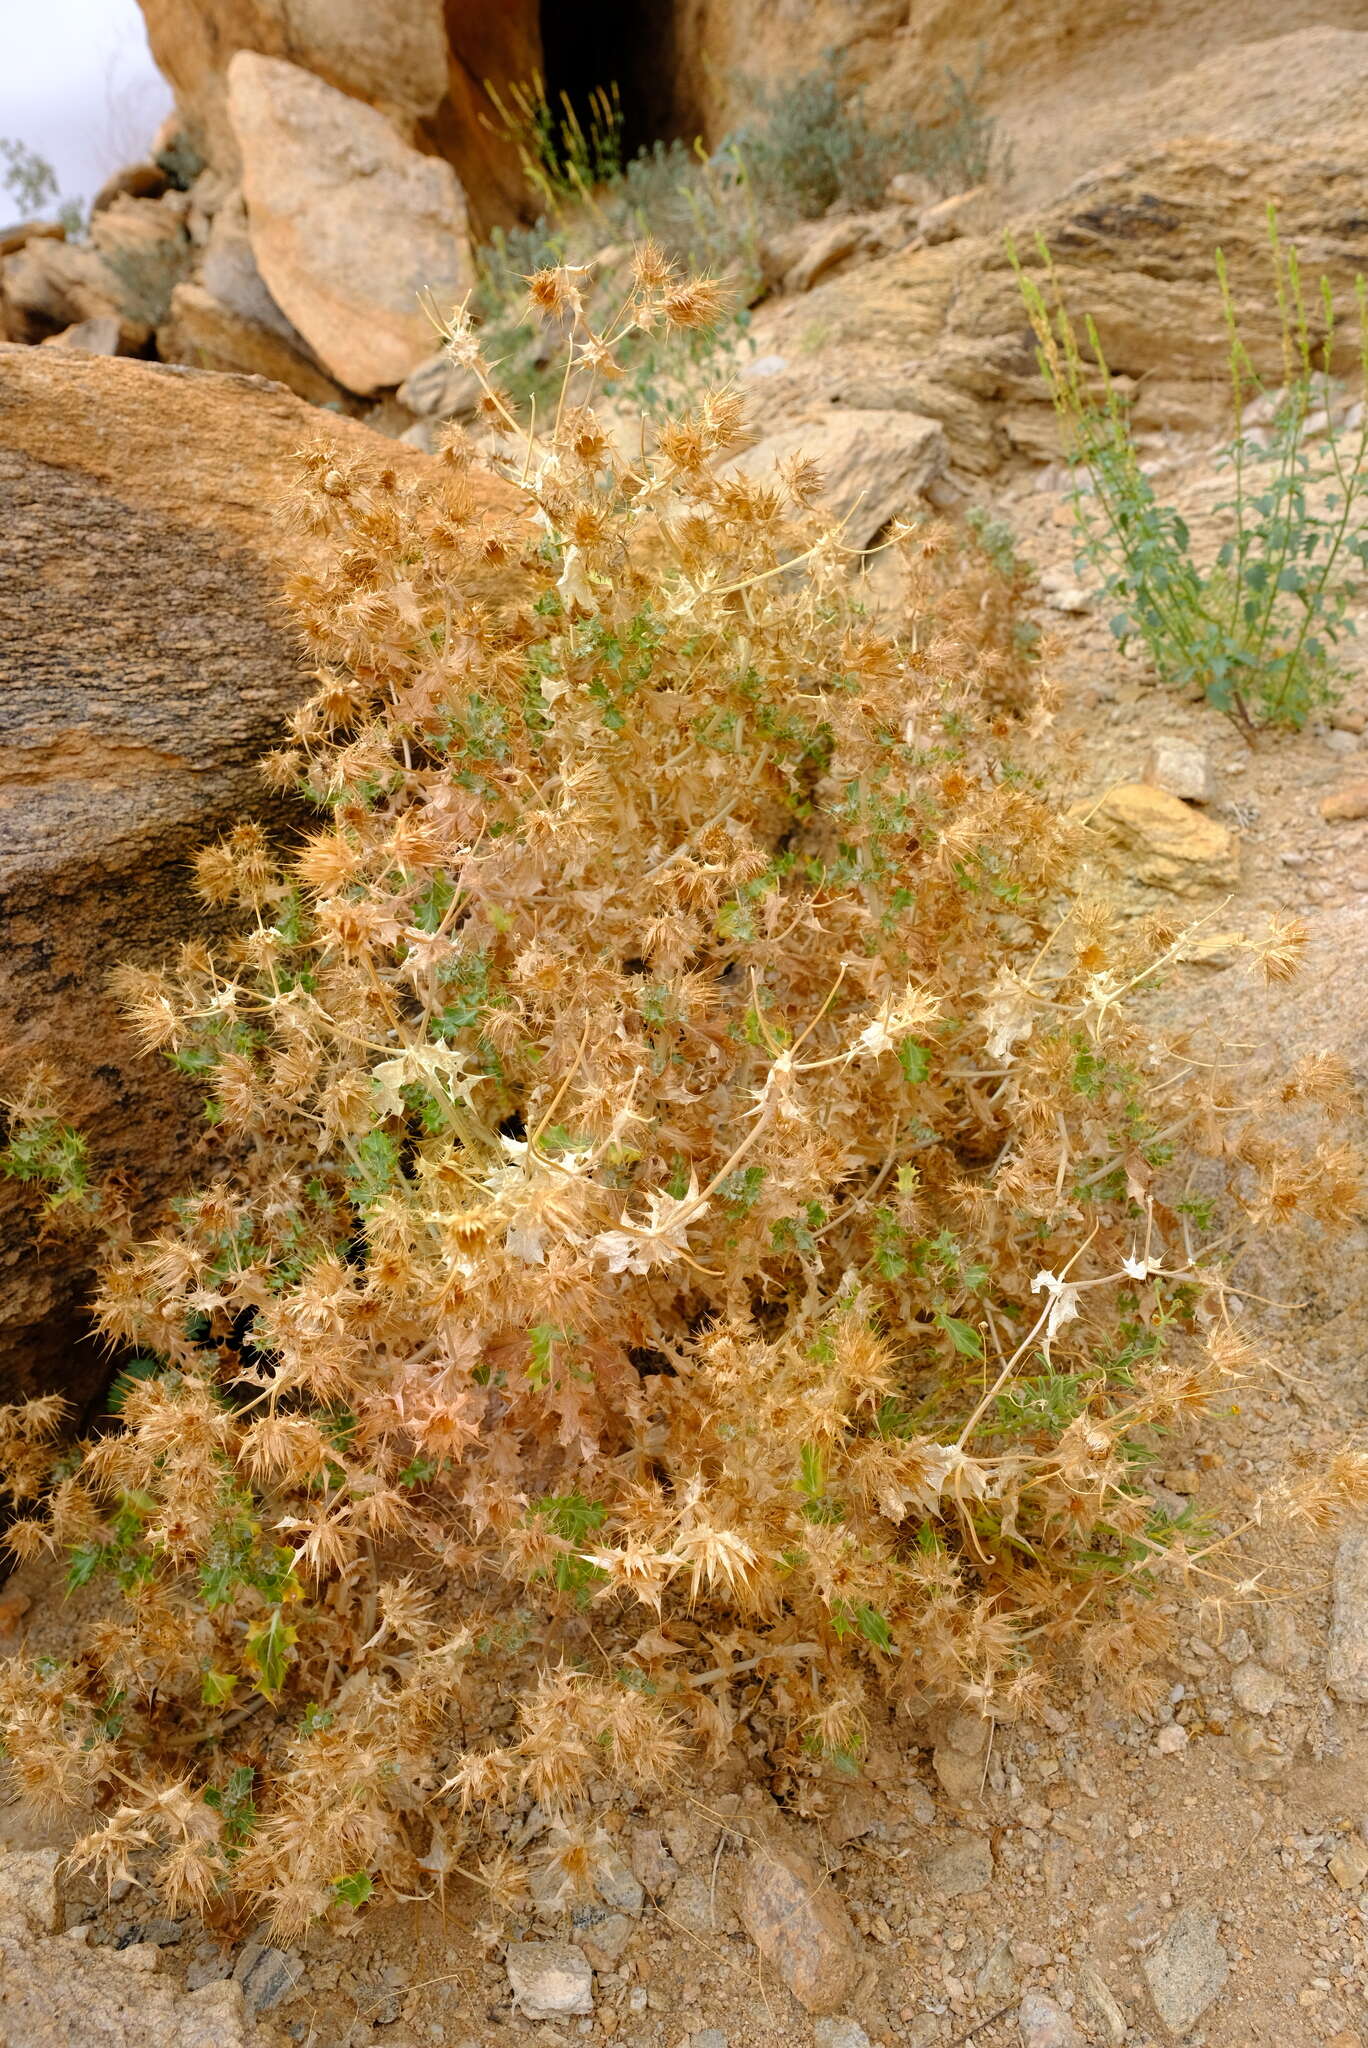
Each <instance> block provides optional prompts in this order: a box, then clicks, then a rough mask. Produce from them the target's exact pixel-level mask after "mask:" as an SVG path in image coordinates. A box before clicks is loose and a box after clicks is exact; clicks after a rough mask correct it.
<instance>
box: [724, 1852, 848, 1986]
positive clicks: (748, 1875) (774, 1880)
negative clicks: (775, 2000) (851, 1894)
mask: <svg viewBox="0 0 1368 2048" xmlns="http://www.w3.org/2000/svg"><path fill="white" fill-rule="evenodd" d="M737 1912H738V1915H739V1918H740V1921H741V1925H742V1926H743V1927H744V1928H745V1930H746V1932H747V1934H748V1935H749V1936H750V1938H751V1940H752V1941H753V1942H754V1943H755V1945H756V1947H757V1948H758V1949H759V1951H760V1953H761V1955H762V1956H763V1957H764V1958H765V1961H766V1962H767V1963H769V1964H770V1966H771V1967H772V1968H773V1969H774V1970H775V1971H776V1972H777V1974H778V1976H779V1977H780V1979H781V1980H782V1982H783V1983H784V1984H785V1985H787V1987H788V1989H789V1990H790V1991H791V1992H792V1993H793V1995H794V1997H795V1998H796V1999H797V2000H798V2002H799V2004H800V2005H802V2006H804V2007H805V2008H806V2010H807V2011H808V2012H812V2013H828V2012H836V2011H838V2010H839V2008H840V2007H841V2006H842V2005H844V2004H845V2002H846V2000H847V1998H848V1997H849V1994H850V1991H851V1989H852V1987H853V1985H854V1983H855V1979H856V1977H857V1976H858V1975H859V1970H860V1955H859V1948H858V1946H857V1942H856V1936H855V1930H854V1928H853V1926H852V1925H851V1922H850V1916H849V1914H848V1913H847V1912H846V1909H845V1906H844V1904H843V1903H842V1901H841V1898H840V1895H839V1894H838V1893H837V1892H836V1890H835V1889H834V1887H833V1885H832V1882H831V1879H830V1878H829V1877H827V1876H825V1875H824V1874H823V1873H822V1872H821V1871H820V1870H818V1868H817V1866H816V1865H815V1864H814V1863H811V1862H810V1861H809V1860H808V1858H807V1857H806V1856H803V1855H801V1854H800V1853H799V1852H798V1851H797V1850H796V1849H792V1848H790V1847H788V1846H787V1845H779V1844H771V1843H768V1842H756V1843H753V1844H752V1846H751V1849H750V1853H749V1855H748V1857H747V1859H746V1867H745V1872H744V1875H743V1877H742V1880H741V1895H740V1898H739V1900H738V1904H737Z"/></svg>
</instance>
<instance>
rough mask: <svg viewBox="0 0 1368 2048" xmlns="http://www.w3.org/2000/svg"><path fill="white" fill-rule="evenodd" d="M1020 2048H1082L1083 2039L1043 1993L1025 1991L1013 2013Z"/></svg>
mask: <svg viewBox="0 0 1368 2048" xmlns="http://www.w3.org/2000/svg"><path fill="white" fill-rule="evenodd" d="M1017 2032H1018V2033H1019V2034H1020V2036H1021V2048H1083V2036H1082V2035H1081V2034H1080V2033H1079V2031H1078V2029H1077V2027H1076V2026H1075V2025H1074V2023H1073V2021H1072V2020H1071V2019H1070V2018H1069V2015H1068V2014H1067V2013H1066V2012H1064V2011H1062V2010H1061V2008H1060V2007H1059V2006H1057V2005H1056V2004H1055V2002H1054V2000H1053V1999H1052V1998H1047V1997H1046V1996H1045V1993H1044V1992H1043V1991H1028V1992H1027V1993H1026V1994H1025V1996H1024V1997H1023V1999H1022V2001H1021V2009H1020V2011H1019V2012H1018V2013H1017Z"/></svg>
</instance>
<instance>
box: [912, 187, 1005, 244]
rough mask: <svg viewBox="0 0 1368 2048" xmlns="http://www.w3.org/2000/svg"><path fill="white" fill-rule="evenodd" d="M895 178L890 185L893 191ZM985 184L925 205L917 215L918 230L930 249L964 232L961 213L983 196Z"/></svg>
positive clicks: (950, 240) (955, 238)
mask: <svg viewBox="0 0 1368 2048" xmlns="http://www.w3.org/2000/svg"><path fill="white" fill-rule="evenodd" d="M897 182H898V181H897V179H896V178H894V180H893V181H892V184H890V186H889V188H888V189H889V191H890V192H892V190H893V185H896V183H897ZM983 189H984V188H983V186H982V185H974V186H972V187H971V188H970V190H969V191H967V192H952V193H951V195H950V197H949V198H948V199H938V200H937V201H936V204H935V205H934V206H928V207H925V208H924V209H923V210H922V212H921V213H920V214H919V215H918V216H917V232H918V234H919V235H920V236H921V238H922V240H923V241H924V242H925V244H926V246H927V248H928V249H934V248H936V247H937V246H938V244H940V243H941V242H953V241H955V240H957V239H958V237H959V236H960V235H962V234H963V233H964V223H963V220H962V219H961V215H962V214H963V213H964V212H965V209H966V208H967V207H970V206H972V205H973V203H974V201H975V200H976V199H979V198H981V197H982V196H983Z"/></svg>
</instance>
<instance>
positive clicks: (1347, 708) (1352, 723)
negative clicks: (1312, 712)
mask: <svg viewBox="0 0 1368 2048" xmlns="http://www.w3.org/2000/svg"><path fill="white" fill-rule="evenodd" d="M1328 723H1329V726H1330V729H1331V731H1332V732H1356V733H1362V732H1368V711H1360V710H1359V708H1358V707H1357V705H1354V704H1336V706H1335V707H1334V709H1333V710H1332V711H1331V713H1330V715H1329V720H1328Z"/></svg>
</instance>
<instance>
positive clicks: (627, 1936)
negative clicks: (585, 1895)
mask: <svg viewBox="0 0 1368 2048" xmlns="http://www.w3.org/2000/svg"><path fill="white" fill-rule="evenodd" d="M570 1917H571V1924H572V1925H573V1927H574V1930H575V1934H576V1936H577V1938H578V1939H579V1941H580V1943H581V1945H582V1947H583V1949H584V1953H585V1955H586V1956H587V1957H588V1958H589V1962H590V1964H591V1965H592V1967H593V1968H594V1969H596V1970H611V1969H613V1968H614V1967H615V1965H616V1964H617V1963H619V1962H620V1961H621V1959H622V1955H623V1951H624V1950H625V1949H626V1947H627V1944H628V1942H629V1941H630V1940H631V1938H632V1936H633V1934H634V1933H635V1932H636V1925H635V1922H634V1921H632V1920H631V1919H629V1918H628V1916H627V1914H626V1913H605V1912H604V1911H603V1910H602V1908H601V1907H598V1906H580V1907H578V1908H577V1909H576V1911H575V1912H574V1913H572V1914H571V1916H570Z"/></svg>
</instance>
